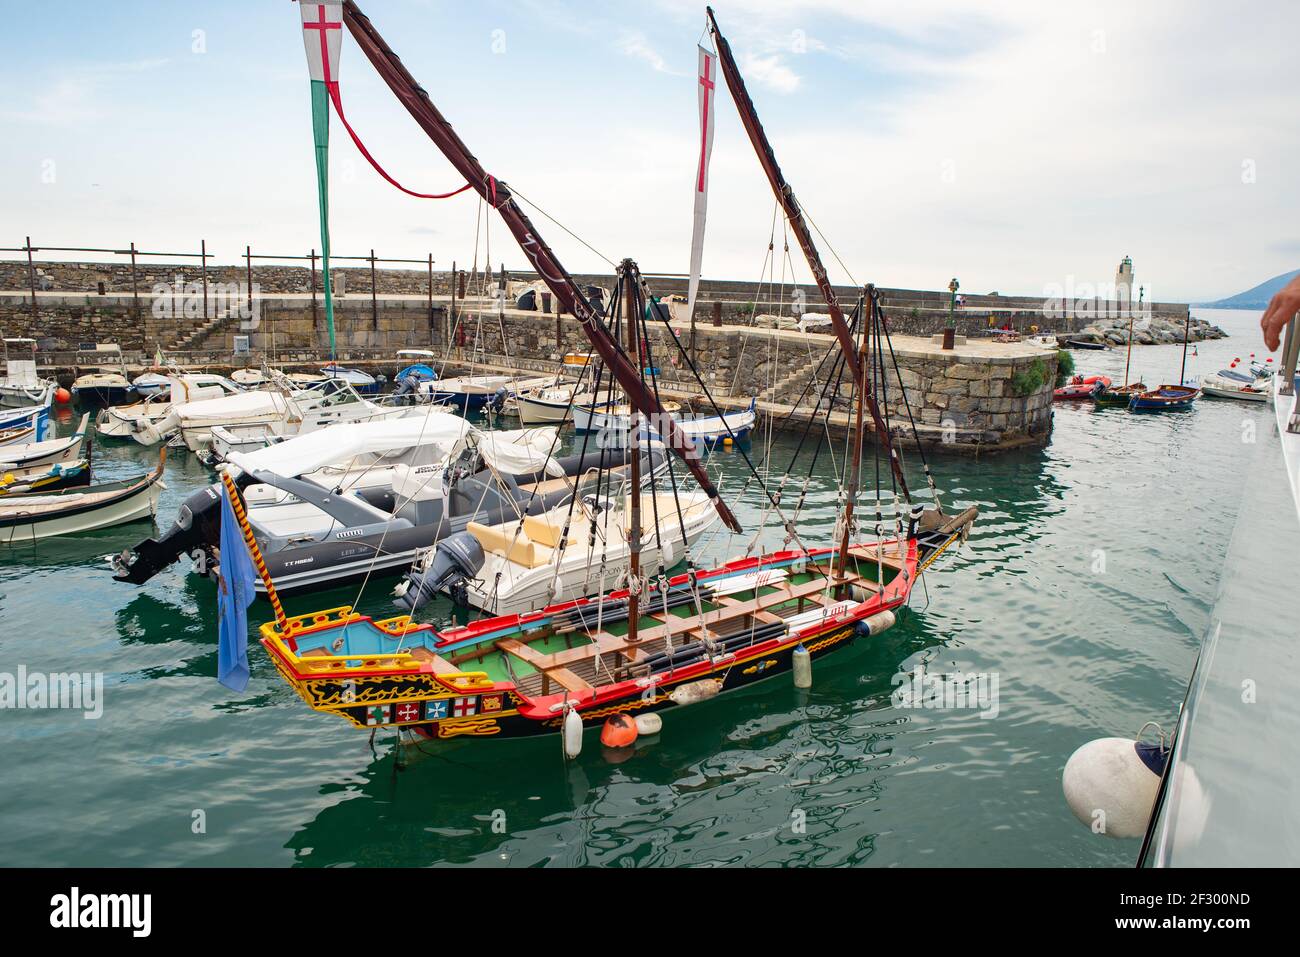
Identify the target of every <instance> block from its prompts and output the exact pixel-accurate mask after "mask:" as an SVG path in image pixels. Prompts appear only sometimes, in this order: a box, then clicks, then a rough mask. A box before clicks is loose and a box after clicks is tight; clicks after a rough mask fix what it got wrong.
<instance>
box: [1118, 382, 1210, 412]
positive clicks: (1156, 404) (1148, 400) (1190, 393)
mask: <svg viewBox="0 0 1300 957" xmlns="http://www.w3.org/2000/svg"><path fill="white" fill-rule="evenodd" d="M1200 394H1201V392H1200V390H1199V389H1194V388H1192V387H1191V386H1186V385H1161V386H1157V387H1156V388H1154V389H1152V390H1151V391H1150V392H1139V393H1138V394H1137V395H1135V396H1133V397H1132V398H1131V399H1130V400H1129V406H1128V407H1129V409H1131V410H1132V411H1134V412H1176V411H1179V410H1181V409H1190V408H1191V407H1192V403H1193V402H1195V401H1196V397H1197V396H1198V395H1200Z"/></svg>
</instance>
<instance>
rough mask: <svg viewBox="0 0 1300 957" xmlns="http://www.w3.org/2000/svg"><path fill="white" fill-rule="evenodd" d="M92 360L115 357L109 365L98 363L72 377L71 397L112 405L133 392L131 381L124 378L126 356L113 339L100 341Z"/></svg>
mask: <svg viewBox="0 0 1300 957" xmlns="http://www.w3.org/2000/svg"><path fill="white" fill-rule="evenodd" d="M90 354H93V355H94V357H95V359H94V361H95V362H97V363H98V362H101V361H104V360H112V359H116V362H114V363H113V364H111V365H108V364H104V365H97V366H95V367H94V368H93V369H92V371H90V372H84V373H82V374H81V375H79V376H77V377H76V378H75V379H73V380H72V397H73V398H74V399H76V400H77V401H78V402H84V403H86V404H88V405H115V404H118V403H121V402H123V401H125V400H126V399H127V398H129V397H130V396H131V395H132V394H133V393H132V391H131V380H130V379H128V378H127V377H126V358H125V357H124V356H123V355H122V347H121V346H119V345H118V344H117V343H115V342H108V343H100V344H98V345H96V346H95V348H94V350H93V353H90Z"/></svg>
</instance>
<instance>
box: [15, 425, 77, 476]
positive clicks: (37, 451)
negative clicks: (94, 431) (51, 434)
mask: <svg viewBox="0 0 1300 957" xmlns="http://www.w3.org/2000/svg"><path fill="white" fill-rule="evenodd" d="M89 423H90V414H89V413H86V414H84V415H82V417H81V422H80V424H78V426H77V431H76V432H74V433H73V434H72V435H69V436H66V437H64V438H61V439H45V440H44V441H41V442H28V443H24V444H22V445H19V444H16V443H13V444H9V445H4V446H0V472H4V471H12V470H14V469H33V468H40V467H44V468H47V469H48V468H49V467H51V466H54V465H59V464H62V463H66V462H75V461H77V460H78V459H80V458H81V450H82V445H83V444H84V443H85V441H86V438H87V435H88V426H89Z"/></svg>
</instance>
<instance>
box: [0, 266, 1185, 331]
mask: <svg viewBox="0 0 1300 957" xmlns="http://www.w3.org/2000/svg"><path fill="white" fill-rule="evenodd" d="M34 266H35V274H36V280H37V288H38V290H40V291H42V292H46V293H68V294H89V295H92V296H99V298H100V299H103V298H104V297H105V296H112V295H114V294H119V295H130V294H132V291H133V288H134V290H135V293H136V294H137V295H138V296H139V297H140V300H139V301H140V303H141V306H140V311H141V312H145V311H148V310H149V309H150V308H151V307H152V305H153V302H154V300H155V296H154V290H155V287H157V286H160V285H162V286H169V287H170V286H173V285H174V284H175V283H176V282H177V277H178V276H179V277H181V278H182V279H183V281H184V282H186V283H201V280H202V276H203V273H202V271H201V269H200V267H199V265H198V264H195V263H185V262H175V261H173V262H163V263H159V262H146V261H145V260H143V259H141V260H139V261H138V262H137V263H136V269H135V280H134V286H133V282H132V273H131V264H130V263H129V262H112V263H95V262H44V261H42V262H36V263H35V264H34ZM332 274H333V276H334V286H335V291H336V292H337V293H340V294H342V297H343V299H344V300H347V301H351V300H355V299H365V300H369V299H370V298H371V295H372V288H371V287H372V282H371V275H372V274H371V269H370V267H369V265H362V266H355V265H338V264H336V265H335V266H334V268H333V270H332ZM206 275H207V281H208V284H209V288H210V291H213V292H214V294H215V291H216V289H217V287H226V288H228V289H238V288H243V287H245V286H246V285H247V283H248V272H247V270H246V268H245V266H244V265H242V264H238V263H236V264H233V265H209V266H208V267H207V271H206ZM506 278H507V284H508V292H509V293H511V294H513V293H514V292H515V291H517V290H519V289H520V288H522V287H523V286H525V285H526V284H527V283H529V282H531V281H535V280H536V279H537V276H536V275H535V274H534V273H531V272H526V271H508V272H507V273H506ZM574 278H575V279H576V280H577V282H578V283H579V284H581V285H583V286H599V287H602V288H605V289H611V288H613V286H614V278H613V276H610V275H601V274H576V275H575V276H574ZM30 279H31V277H30V275H29V272H28V266H27V262H26V260H0V292H7V293H15V294H19V293H24V292H26V291H27V290H28V289H29V287H30ZM492 282H495V278H494V279H493V280H492ZM649 282H650V285H651V288H652V290H653V291H654V292H655V294H656V295H660V296H670V295H683V296H684V295H685V293H686V280H685V279H684V278H682V277H677V276H664V277H650V278H649ZM252 284H253V286H254V287H255V288H256V290H257V295H258V296H260V297H265V298H272V299H273V298H276V297H283V296H307V295H309V294H310V293H311V292H312V288H313V285H314V286H315V291H316V294H317V297H318V298H319V296H320V295H321V292H322V289H323V287H322V282H321V274H320V271H319V269H317V271H316V273H315V282H314V283H313V281H312V271H311V269H310V267H309V266H306V265H303V266H282V265H274V264H259V263H256V262H255V263H254V264H253V268H252ZM373 286H374V291H373V294H374V295H375V296H376V297H379V298H384V297H390V298H391V297H396V296H406V297H425V299H426V304H427V299H428V297H429V296H430V295H432V296H433V297H434V299H435V301H436V300H438V299H443V298H449V297H450V296H451V295H452V291H453V287H454V288H455V290H456V292H457V294H458V295H463V294H464V293H465V292H468V293H469V294H470V295H471V296H473V295H477V294H481V293H482V292H483V290H484V277H483V276H481V275H479V276H477V277H475V276H471V275H468V274H467V273H466V271H465V270H464V269H458V270H457V272H456V274H455V277H454V278H453V275H452V273H451V272H450V271H449V270H448V269H446V268H445V267H444V265H443V264H437V263H435V269H434V270H433V272H432V274H430V271H429V270H428V269H427V268H423V269H422V268H419V267H413V268H404V269H394V268H376V269H375V271H374V283H373ZM101 287H102V290H103V294H104V295H102V296H101V295H100V290H101ZM476 287H477V288H476ZM195 288H197V287H195ZM880 292H881V301H882V304H883V307H884V309H885V312H886V315H887V316H888V318H889V322H890V328H891V329H892V330H893V331H895V332H897V333H902V334H910V335H932V334H934V333H936V332H939V331H940V330H942V329H944V328H945V327H947V326H950V325H951V326H955V327H956V329H957V332H958V333H959V334H961V335H967V336H977V335H980V334H981V333H983V332H985V331H986V330H988V329H989V328H990V326H991V325H997V326H1003V325H1010V326H1011V327H1012V328H1014V329H1016V330H1018V331H1020V332H1031V331H1035V327H1036V328H1037V329H1038V330H1042V331H1050V332H1061V333H1075V332H1079V331H1080V330H1083V329H1085V328H1086V327H1088V326H1089V325H1090V324H1094V322H1095V320H1097V317H1099V316H1100V317H1104V316H1108V315H1114V316H1118V315H1121V314H1124V313H1123V312H1122V310H1123V309H1124V304H1121V303H1117V302H1107V301H1105V300H1088V301H1086V302H1072V303H1071V304H1070V308H1069V309H1068V310H1062V308H1061V302H1060V300H1047V299H1044V298H1041V297H1032V296H1003V295H998V294H987V295H985V294H976V293H970V294H968V293H965V292H963V293H962V300H963V305H962V306H961V307H960V308H958V309H956V310H955V311H953V310H950V298H951V297H950V294H949V293H948V292H947V291H946V290H918V289H893V288H885V287H882V288H881V290H880ZM860 293H861V290H859V289H857V288H854V287H836V295H837V296H838V297H839V298H840V301H841V303H842V304H843V306H844V308H845V310H846V311H849V310H851V309H852V307H853V304H854V303H855V302H856V301H857V298H858V296H859V295H860ZM792 302H800V303H805V304H806V308H807V310H808V311H811V312H824V311H825V306H824V305H823V304H822V301H821V297H820V294H819V293H818V291H817V289H816V287H814V286H811V285H787V286H785V287H784V288H782V287H781V286H780V285H779V284H778V285H776V286H773V285H772V284H768V283H755V282H749V281H739V280H726V279H705V280H703V281H702V282H701V284H700V301H699V305H698V306H697V310H696V321H697V323H698V324H708V323H711V322H712V321H713V320H714V318H715V317H716V318H717V319H718V320H719V321H721V322H722V323H724V324H726V325H756V324H760V322H759V317H761V316H763V315H765V314H771V313H780V312H784V313H785V314H787V315H788V314H789V312H790V305H791V303H792ZM100 305H101V306H102V305H104V304H103V303H100ZM1145 306H1146V307H1147V309H1148V310H1149V312H1150V315H1151V316H1152V317H1154V318H1158V319H1161V320H1165V321H1168V322H1170V323H1173V324H1175V325H1180V326H1181V324H1182V322H1183V320H1184V319H1185V318H1186V317H1187V313H1188V307H1187V305H1186V304H1184V303H1160V302H1156V303H1146V304H1145ZM79 308H80V309H81V312H82V314H83V315H85V314H86V313H87V311H88V310H93V309H95V308H96V304H95V303H94V302H93V301H91V300H88V301H87V302H84V303H81V304H80V305H79ZM297 308H299V309H302V310H304V311H309V310H310V305H309V304H308V303H304V304H301V305H300V306H298V307H297ZM1063 311H1064V314H1062V312H1063ZM0 319H4V320H7V321H6V324H5V332H6V334H8V335H35V337H36V338H40V335H39V333H40V332H41V330H39V329H36V330H33V329H32V328H31V327H30V326H31V324H30V322H28V323H27V324H26V325H24V324H23V323H22V319H21V311H18V312H15V311H12V310H10V311H9V314H8V315H5V316H0ZM29 319H30V317H29ZM86 328H87V329H93V328H94V324H93V323H90V324H88V325H87V327H86ZM136 331H137V333H139V332H140V330H136ZM122 341H123V344H124V345H125V344H126V340H125V339H123V340H122ZM159 344H160V345H161V346H162V347H163V348H164V349H166V348H168V347H169V346H172V345H174V343H173V342H170V341H163V342H160V343H159Z"/></svg>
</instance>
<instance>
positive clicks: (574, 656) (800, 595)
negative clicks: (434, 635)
mask: <svg viewBox="0 0 1300 957" xmlns="http://www.w3.org/2000/svg"><path fill="white" fill-rule="evenodd" d="M844 581H845V582H847V583H859V582H858V576H857V575H850V576H848V577H847V578H845V579H844ZM863 584H866V583H863ZM826 587H827V583H826V581H825V580H824V579H818V580H814V581H810V582H804V583H802V584H800V585H787V586H784V587H781V588H778V589H777V590H776V591H774V592H772V593H771V594H768V595H762V596H759V597H757V598H751V599H749V600H748V601H739V600H733V602H727V603H725V607H722V608H716V609H714V610H713V611H706V612H705V613H704V614H703V615H692V616H691V617H689V618H683V619H680V620H679V621H665V622H664V623H663V624H661V625H659V626H658V627H656V628H647V629H644V630H642V631H641V632H640V633H639V634H638V635H637V640H636V641H629V640H628V639H627V637H626V636H618V635H611V634H608V633H606V632H596V633H595V634H593V635H592V641H591V644H588V645H581V646H579V647H577V648H569V649H567V650H565V651H557V652H554V653H553V654H549V655H543V654H540V653H539V652H536V651H533V650H532V649H531V648H529V647H527V646H526V645H523V644H522V643H521V642H518V641H515V640H514V639H505V640H503V641H499V642H497V647H498V648H501V649H502V650H503V651H509V652H510V653H511V654H515V655H517V657H519V658H521V659H523V660H524V661H527V662H528V663H529V664H530V665H532V666H533V667H534V668H536V669H537V670H538V671H540V672H542V673H543V674H550V675H552V676H554V675H555V670H556V669H557V668H558V669H565V668H567V667H568V666H569V665H572V664H575V663H577V662H580V661H585V660H587V659H590V658H594V657H595V656H596V655H604V654H617V655H621V656H622V657H623V658H624V659H626V660H627V662H628V663H629V664H636V663H637V662H638V661H639V660H640V659H641V658H642V657H644V655H645V653H646V652H645V646H646V645H648V644H649V643H651V642H654V641H659V640H662V639H665V638H669V637H675V636H677V635H689V634H697V633H699V632H707V631H708V630H709V629H710V628H712V627H713V626H715V625H718V624H720V623H722V622H726V621H732V620H734V619H736V618H741V617H743V616H745V615H753V614H755V613H757V612H764V613H766V609H768V608H771V607H773V606H775V605H780V604H782V603H784V602H787V601H794V600H796V599H809V600H812V601H815V602H817V603H818V604H821V602H819V601H817V599H816V598H814V597H813V596H815V595H817V594H818V593H819V592H821V591H822V590H823V589H825V588H826ZM648 617H658V616H657V615H655V614H651V615H649V616H648ZM771 618H774V619H777V620H784V619H780V618H779V616H777V615H771ZM660 620H662V619H660ZM764 620H766V619H764ZM516 646H518V648H522V649H523V651H522V653H520V652H519V651H518V650H517V649H516ZM578 680H579V681H581V680H582V679H578ZM557 681H558V679H557ZM566 687H567V686H566ZM588 687H589V686H588ZM570 690H577V689H570Z"/></svg>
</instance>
